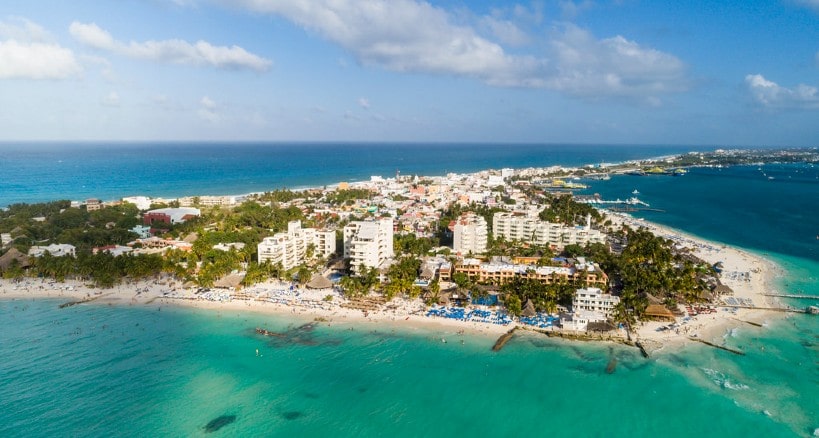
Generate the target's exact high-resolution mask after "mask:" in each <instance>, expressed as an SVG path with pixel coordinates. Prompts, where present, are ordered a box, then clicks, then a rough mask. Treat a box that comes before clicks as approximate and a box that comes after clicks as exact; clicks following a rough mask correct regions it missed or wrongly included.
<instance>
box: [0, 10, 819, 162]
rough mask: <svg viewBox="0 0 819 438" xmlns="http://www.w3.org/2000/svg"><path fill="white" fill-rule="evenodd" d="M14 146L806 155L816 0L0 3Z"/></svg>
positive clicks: (0, 94) (815, 94)
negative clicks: (744, 150) (150, 143)
mask: <svg viewBox="0 0 819 438" xmlns="http://www.w3.org/2000/svg"><path fill="white" fill-rule="evenodd" d="M27 140H56V141H64V140H77V141H84V140H113V141H142V140H169V141H184V140H196V141H200V140H204V141H368V142H378V141H384V142H491V143H497V142H501V143H502V142H510V143H520V142H526V143H605V144H609V143H611V144H678V145H679V144H691V145H718V146H819V0H769V1H756V0H739V1H720V0H713V1H710V0H709V1H693V2H689V1H675V2H659V1H639V0H575V1H572V0H542V1H541V0H538V1H531V2H520V3H514V2H511V1H489V0H473V1H466V0H462V1H456V0H434V1H433V0H428V1H420V0H369V1H368V0H141V1H136V0H116V1H114V0H72V1H70V2H68V1H62V0H49V1H46V0H3V4H2V6H0V141H27Z"/></svg>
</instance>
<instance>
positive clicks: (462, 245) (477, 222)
mask: <svg viewBox="0 0 819 438" xmlns="http://www.w3.org/2000/svg"><path fill="white" fill-rule="evenodd" d="M452 231H453V240H452V249H453V250H454V251H455V253H456V254H483V253H485V252H486V241H487V227H486V219H484V218H483V217H482V216H480V215H477V214H475V213H472V212H467V213H464V214H462V215H461V217H460V218H458V219H457V220H456V221H455V226H454V229H453V230H452Z"/></svg>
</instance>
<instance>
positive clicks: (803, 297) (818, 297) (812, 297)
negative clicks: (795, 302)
mask: <svg viewBox="0 0 819 438" xmlns="http://www.w3.org/2000/svg"><path fill="white" fill-rule="evenodd" d="M762 295H765V296H766V297H778V298H796V299H799V300H819V295H807V294H775V293H768V294H762Z"/></svg>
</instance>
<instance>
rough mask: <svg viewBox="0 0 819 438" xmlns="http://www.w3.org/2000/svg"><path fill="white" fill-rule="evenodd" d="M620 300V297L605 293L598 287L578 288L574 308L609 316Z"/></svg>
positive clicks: (573, 302)
mask: <svg viewBox="0 0 819 438" xmlns="http://www.w3.org/2000/svg"><path fill="white" fill-rule="evenodd" d="M619 302H620V297H617V296H614V295H611V294H606V293H603V291H602V290H600V289H599V288H596V287H589V288H586V289H578V290H577V291H576V292H575V294H574V298H572V310H574V311H575V312H577V311H579V310H584V311H589V312H594V313H599V314H601V315H603V316H604V317H606V318H608V317H610V316H611V315H612V313H614V306H616V305H617V304H618V303H619Z"/></svg>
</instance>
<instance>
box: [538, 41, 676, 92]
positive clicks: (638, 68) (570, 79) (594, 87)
mask: <svg viewBox="0 0 819 438" xmlns="http://www.w3.org/2000/svg"><path fill="white" fill-rule="evenodd" d="M552 47H553V49H554V54H555V57H556V59H555V61H556V62H555V64H556V69H557V71H556V72H555V73H554V75H553V76H552V77H551V78H550V79H549V83H548V86H549V87H550V88H553V89H555V90H560V91H565V92H567V93H570V94H574V95H579V96H586V97H595V96H599V95H618V96H631V97H642V98H645V99H647V102H649V103H652V104H655V103H656V101H654V98H656V96H657V95H658V94H665V93H670V92H678V91H682V90H684V89H685V88H686V86H687V84H686V81H685V65H684V64H683V62H682V61H680V60H679V59H678V58H676V57H675V56H673V55H670V54H667V53H664V52H661V51H659V50H655V49H651V48H644V47H641V46H640V45H639V44H637V43H636V42H634V41H629V40H627V39H626V38H624V37H622V36H620V35H618V36H615V37H612V38H606V39H602V40H598V39H596V38H595V37H594V36H593V35H592V34H590V33H589V32H588V31H586V30H583V29H581V28H578V27H576V26H573V25H567V26H566V28H565V31H564V32H563V33H561V34H559V35H558V36H557V37H556V38H555V39H554V40H553V41H552Z"/></svg>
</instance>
